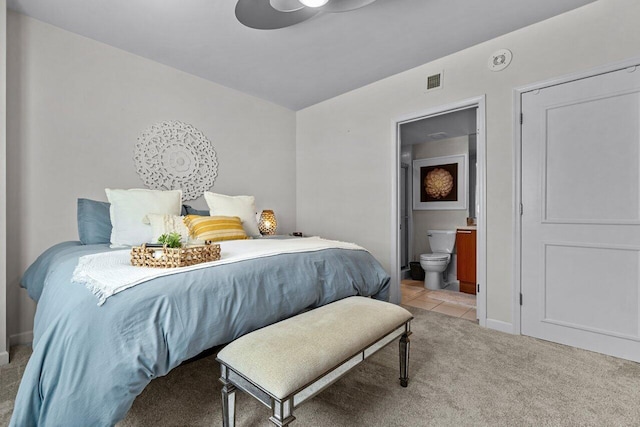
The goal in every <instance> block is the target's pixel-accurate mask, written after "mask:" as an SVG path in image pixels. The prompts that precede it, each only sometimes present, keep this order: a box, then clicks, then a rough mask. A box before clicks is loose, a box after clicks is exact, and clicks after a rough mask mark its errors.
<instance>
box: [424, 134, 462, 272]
mask: <svg viewBox="0 0 640 427" xmlns="http://www.w3.org/2000/svg"><path fill="white" fill-rule="evenodd" d="M412 147H413V159H414V160H419V159H428V158H432V157H442V156H451V155H454V154H469V136H466V135H465V136H460V137H457V138H449V139H443V140H440V141H429V142H423V143H422V144H415V145H413V146H412ZM467 185H469V182H467ZM467 216H469V210H468V209H465V210H446V211H444V210H443V211H439V210H429V211H425V210H414V211H413V259H412V261H420V254H426V253H430V252H432V251H431V246H429V239H428V237H427V230H455V229H456V228H457V227H460V226H465V225H467Z"/></svg>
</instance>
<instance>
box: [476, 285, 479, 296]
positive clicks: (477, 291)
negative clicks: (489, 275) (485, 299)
mask: <svg viewBox="0 0 640 427" xmlns="http://www.w3.org/2000/svg"><path fill="white" fill-rule="evenodd" d="M479 293H480V283H476V294H479Z"/></svg>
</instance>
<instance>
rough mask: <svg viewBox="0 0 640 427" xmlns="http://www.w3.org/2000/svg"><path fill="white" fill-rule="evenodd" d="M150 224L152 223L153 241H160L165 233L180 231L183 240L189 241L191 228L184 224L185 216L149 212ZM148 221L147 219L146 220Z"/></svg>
mask: <svg viewBox="0 0 640 427" xmlns="http://www.w3.org/2000/svg"><path fill="white" fill-rule="evenodd" d="M147 220H148V224H150V225H151V231H152V233H153V237H152V238H151V243H155V242H157V241H158V238H159V237H160V236H162V235H163V234H169V233H178V234H179V235H180V236H182V241H183V242H188V241H189V229H188V228H187V226H186V225H185V224H184V217H181V216H178V215H166V214H147ZM145 222H146V221H145Z"/></svg>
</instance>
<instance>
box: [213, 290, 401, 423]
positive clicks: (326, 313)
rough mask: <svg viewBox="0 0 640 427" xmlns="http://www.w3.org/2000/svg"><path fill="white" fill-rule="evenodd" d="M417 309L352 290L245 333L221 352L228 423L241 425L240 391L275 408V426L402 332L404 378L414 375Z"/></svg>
mask: <svg viewBox="0 0 640 427" xmlns="http://www.w3.org/2000/svg"><path fill="white" fill-rule="evenodd" d="M411 319H413V317H412V315H411V313H409V312H408V311H407V310H405V309H404V308H402V307H399V306H397V305H395V304H390V303H387V302H382V301H376V300H373V299H370V298H364V297H349V298H345V299H343V300H340V301H337V302H334V303H331V304H328V305H325V306H323V307H320V308H317V309H315V310H311V311H308V312H305V313H302V314H300V315H298V316H295V317H292V318H290V319H287V320H283V321H282V322H278V323H275V324H273V325H270V326H267V327H265V328H262V329H259V330H257V331H255V332H252V333H250V334H247V335H245V336H243V337H241V338H238V339H237V340H236V341H234V342H232V343H231V344H229V345H228V346H226V347H225V348H224V349H222V350H221V351H220V353H218V357H217V360H218V362H220V369H221V376H220V381H221V382H222V384H223V387H222V408H223V415H222V416H223V426H225V427H232V426H234V425H235V391H236V389H240V390H243V391H245V392H246V393H249V394H250V395H252V396H253V397H255V398H256V399H258V400H259V401H260V402H262V403H263V404H264V405H266V406H267V407H269V408H271V411H272V416H271V418H269V419H270V420H271V422H272V423H274V424H275V425H277V426H287V425H288V424H289V423H290V422H291V421H293V420H294V419H295V417H294V416H293V410H294V409H295V408H296V407H298V405H300V404H301V403H302V402H304V401H305V400H307V399H309V398H311V397H313V396H315V395H316V394H318V393H319V392H320V391H322V390H323V389H325V388H326V387H328V386H329V385H331V384H332V383H334V382H335V381H337V380H338V379H339V378H340V377H342V376H343V375H345V374H346V373H347V372H348V371H349V370H351V369H352V368H353V367H355V366H356V365H358V364H359V363H360V362H362V361H363V360H364V359H366V358H367V357H369V356H371V355H372V354H373V353H375V352H376V351H378V350H380V349H381V348H382V347H384V346H385V345H387V344H389V343H390V342H391V341H393V340H395V339H397V338H400V384H401V385H402V386H403V387H406V386H407V383H408V380H409V376H408V368H409V335H410V334H411V328H410V323H411Z"/></svg>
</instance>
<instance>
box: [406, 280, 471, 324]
mask: <svg viewBox="0 0 640 427" xmlns="http://www.w3.org/2000/svg"><path fill="white" fill-rule="evenodd" d="M400 292H401V293H402V304H404V305H410V306H412V307H418V308H422V309H423V310H429V311H435V312H437V313H442V314H446V315H448V316H453V317H459V318H461V319H466V320H471V321H473V322H476V321H477V320H476V309H475V308H469V307H468V306H466V305H460V304H455V303H452V302H446V301H441V300H438V299H433V298H429V293H430V292H431V291H430V290H428V289H425V288H424V282H421V281H417V280H403V281H402V282H401V283H400Z"/></svg>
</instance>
